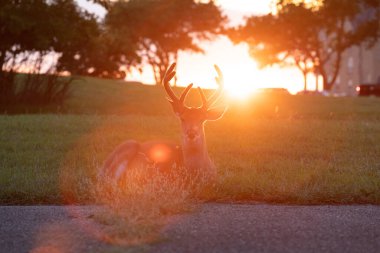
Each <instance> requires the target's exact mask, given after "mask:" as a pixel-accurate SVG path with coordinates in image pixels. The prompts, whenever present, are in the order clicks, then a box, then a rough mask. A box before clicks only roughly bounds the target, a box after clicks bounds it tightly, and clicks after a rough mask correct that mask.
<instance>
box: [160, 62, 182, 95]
mask: <svg viewBox="0 0 380 253" xmlns="http://www.w3.org/2000/svg"><path fill="white" fill-rule="evenodd" d="M175 66H176V63H173V64H172V65H170V67H169V68H168V69H167V70H166V73H165V76H164V79H163V80H162V84H163V85H164V88H165V91H166V93H167V94H168V95H169V98H170V99H171V100H172V101H173V102H177V101H178V97H177V96H176V95H175V94H174V92H173V91H172V89H171V88H170V85H169V82H170V80H172V79H173V77H174V76H175V74H176V72H175V71H174V68H175Z"/></svg>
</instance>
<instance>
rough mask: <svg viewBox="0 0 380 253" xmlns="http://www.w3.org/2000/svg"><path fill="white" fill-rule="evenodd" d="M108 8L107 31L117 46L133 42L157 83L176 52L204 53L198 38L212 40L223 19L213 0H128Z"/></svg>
mask: <svg viewBox="0 0 380 253" xmlns="http://www.w3.org/2000/svg"><path fill="white" fill-rule="evenodd" d="M108 9H109V11H108V14H107V15H106V18H105V28H106V31H107V33H108V34H112V35H113V39H114V43H115V44H117V45H119V46H120V47H130V45H136V48H135V49H136V50H137V54H138V56H139V57H140V58H141V60H142V62H143V63H144V64H149V65H150V66H151V67H152V69H153V72H154V77H155V81H156V83H161V80H162V78H163V75H164V73H165V70H166V69H167V68H168V66H169V64H170V63H171V62H174V61H176V60H177V57H178V52H179V51H181V50H182V51H192V52H203V50H202V49H201V48H200V47H199V46H198V44H199V41H200V40H210V39H212V38H213V36H214V35H215V34H218V33H219V32H220V31H221V29H222V28H223V24H224V22H225V20H226V18H225V17H224V16H223V15H222V14H221V11H220V9H219V8H218V7H217V6H216V5H215V4H214V2H213V1H209V2H207V3H205V2H204V1H203V2H198V1H194V0H130V1H118V2H116V3H113V4H112V5H110V7H109V8H108Z"/></svg>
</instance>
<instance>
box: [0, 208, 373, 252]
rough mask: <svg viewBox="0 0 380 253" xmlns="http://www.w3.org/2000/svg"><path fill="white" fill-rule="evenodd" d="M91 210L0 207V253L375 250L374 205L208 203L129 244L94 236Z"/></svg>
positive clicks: (96, 233)
mask: <svg viewBox="0 0 380 253" xmlns="http://www.w3.org/2000/svg"><path fill="white" fill-rule="evenodd" d="M93 208H94V207H70V206H69V207H62V206H61V207H60V206H37V207H36V206H16V207H13V206H2V207H0V252H10V253H12V252H32V253H45V252H49V253H70V252H105V253H108V252H110V253H113V252H130V251H132V252H136V251H143V252H158V253H171V252H176V253H181V252H183V253H186V252H208V253H212V252H260V253H261V252H281V253H286V252H369V253H371V252H373V253H375V252H376V253H378V252H380V206H372V205H352V206H281V205H262V204H259V205H226V204H207V205H204V206H203V207H202V208H200V210H198V211H197V212H195V213H193V214H186V215H182V216H177V217H174V218H173V219H172V221H171V222H170V223H169V224H168V226H167V227H166V228H165V230H164V231H163V235H164V238H166V239H165V240H163V241H162V242H160V243H156V244H154V245H152V246H150V247H149V248H146V247H145V248H140V249H136V248H134V249H132V250H128V249H120V248H117V249H116V248H113V247H112V246H109V245H108V244H106V243H104V242H102V241H101V240H100V239H101V235H100V234H98V232H97V231H98V230H97V227H96V225H95V224H94V223H93V222H92V219H89V218H88V216H89V215H91V212H92V210H93Z"/></svg>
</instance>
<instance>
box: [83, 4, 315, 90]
mask: <svg viewBox="0 0 380 253" xmlns="http://www.w3.org/2000/svg"><path fill="white" fill-rule="evenodd" d="M271 2H272V1H271V0H217V1H216V3H217V4H218V5H220V6H221V8H222V10H223V12H224V13H225V14H226V15H227V16H228V17H229V19H230V21H231V24H233V25H236V24H239V23H242V22H243V21H244V17H245V16H250V15H253V14H255V15H260V14H266V13H269V12H270V11H271ZM78 3H79V4H80V5H82V6H85V7H86V8H87V9H89V10H90V11H93V12H95V13H97V14H99V16H104V13H105V12H104V10H102V9H101V8H98V7H96V6H94V5H91V4H88V3H86V1H85V0H78ZM202 48H203V49H204V50H205V52H206V53H205V54H191V53H186V52H181V53H180V54H179V59H178V67H177V76H178V85H180V86H185V85H187V84H189V83H194V86H195V87H196V86H201V87H208V88H215V87H216V84H215V83H214V76H215V71H214V68H213V64H218V65H219V67H220V68H221V69H222V72H223V74H224V78H225V88H226V89H227V90H228V91H229V93H230V94H231V95H232V96H236V97H244V96H245V95H248V94H249V93H251V92H252V91H254V90H255V89H257V88H270V87H281V88H286V89H288V90H289V92H291V93H296V92H297V91H300V90H302V89H303V77H302V74H301V73H300V72H299V70H297V69H296V68H279V67H267V68H264V69H258V67H257V64H256V62H255V60H254V59H253V58H251V57H250V56H249V54H248V47H247V45H245V44H239V45H234V44H233V43H232V42H231V41H229V40H228V38H227V37H223V36H220V37H219V38H218V39H216V40H214V41H211V42H203V43H202ZM127 80H134V81H141V82H143V83H147V84H151V83H154V78H153V75H152V72H151V69H150V67H146V68H145V69H144V71H143V73H139V72H138V71H133V73H132V74H129V75H128V76H127ZM308 81H309V83H310V89H314V83H315V81H314V78H313V77H312V76H310V77H309V80H308Z"/></svg>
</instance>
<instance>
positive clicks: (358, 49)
mask: <svg viewBox="0 0 380 253" xmlns="http://www.w3.org/2000/svg"><path fill="white" fill-rule="evenodd" d="M367 83H368V84H374V83H380V42H377V43H376V44H375V45H374V47H372V48H370V49H367V48H366V46H365V45H362V46H355V47H351V48H349V49H348V50H347V51H345V52H344V53H343V57H342V62H341V67H340V70H339V74H338V77H337V79H336V82H335V84H334V86H333V88H332V92H333V93H335V94H340V95H347V96H353V95H356V86H357V85H359V84H367Z"/></svg>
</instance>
